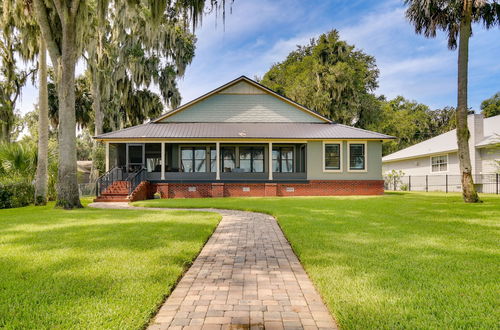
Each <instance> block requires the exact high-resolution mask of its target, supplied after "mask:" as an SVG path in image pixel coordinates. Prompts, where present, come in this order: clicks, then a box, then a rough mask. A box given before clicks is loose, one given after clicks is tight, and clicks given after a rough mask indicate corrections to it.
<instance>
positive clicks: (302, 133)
mask: <svg viewBox="0 0 500 330" xmlns="http://www.w3.org/2000/svg"><path fill="white" fill-rule="evenodd" d="M95 138H96V139H98V140H108V139H109V140H113V139H169V138H170V139H238V140H239V139H241V140H244V139H393V138H394V137H392V136H389V135H385V134H380V133H376V132H371V131H367V130H364V129H360V128H355V127H350V126H346V125H342V124H334V123H152V122H150V123H147V124H143V125H138V126H133V127H130V128H125V129H122V130H119V131H115V132H110V133H106V134H101V135H99V136H96V137H95Z"/></svg>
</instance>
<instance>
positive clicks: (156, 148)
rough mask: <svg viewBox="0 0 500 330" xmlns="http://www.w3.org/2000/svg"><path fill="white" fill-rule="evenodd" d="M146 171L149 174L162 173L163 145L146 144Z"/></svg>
mask: <svg viewBox="0 0 500 330" xmlns="http://www.w3.org/2000/svg"><path fill="white" fill-rule="evenodd" d="M145 154H146V170H147V171H148V172H161V144H160V143H146V151H145Z"/></svg>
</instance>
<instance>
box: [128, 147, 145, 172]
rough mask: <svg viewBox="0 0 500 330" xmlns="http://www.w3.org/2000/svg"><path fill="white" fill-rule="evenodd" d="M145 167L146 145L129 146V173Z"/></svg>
mask: <svg viewBox="0 0 500 330" xmlns="http://www.w3.org/2000/svg"><path fill="white" fill-rule="evenodd" d="M143 167H144V144H142V143H130V144H127V172H129V173H132V172H137V171H138V170H140V169H141V168H143Z"/></svg>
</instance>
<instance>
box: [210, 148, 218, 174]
mask: <svg viewBox="0 0 500 330" xmlns="http://www.w3.org/2000/svg"><path fill="white" fill-rule="evenodd" d="M216 158H217V149H215V148H210V172H217V159H216Z"/></svg>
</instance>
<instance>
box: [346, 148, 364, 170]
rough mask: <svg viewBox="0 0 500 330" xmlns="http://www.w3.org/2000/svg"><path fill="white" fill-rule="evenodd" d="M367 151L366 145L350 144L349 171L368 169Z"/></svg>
mask: <svg viewBox="0 0 500 330" xmlns="http://www.w3.org/2000/svg"><path fill="white" fill-rule="evenodd" d="M365 156H366V151H365V145H364V144H361V143H359V144H358V143H353V144H349V169H351V170H364V169H366V157H365Z"/></svg>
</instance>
